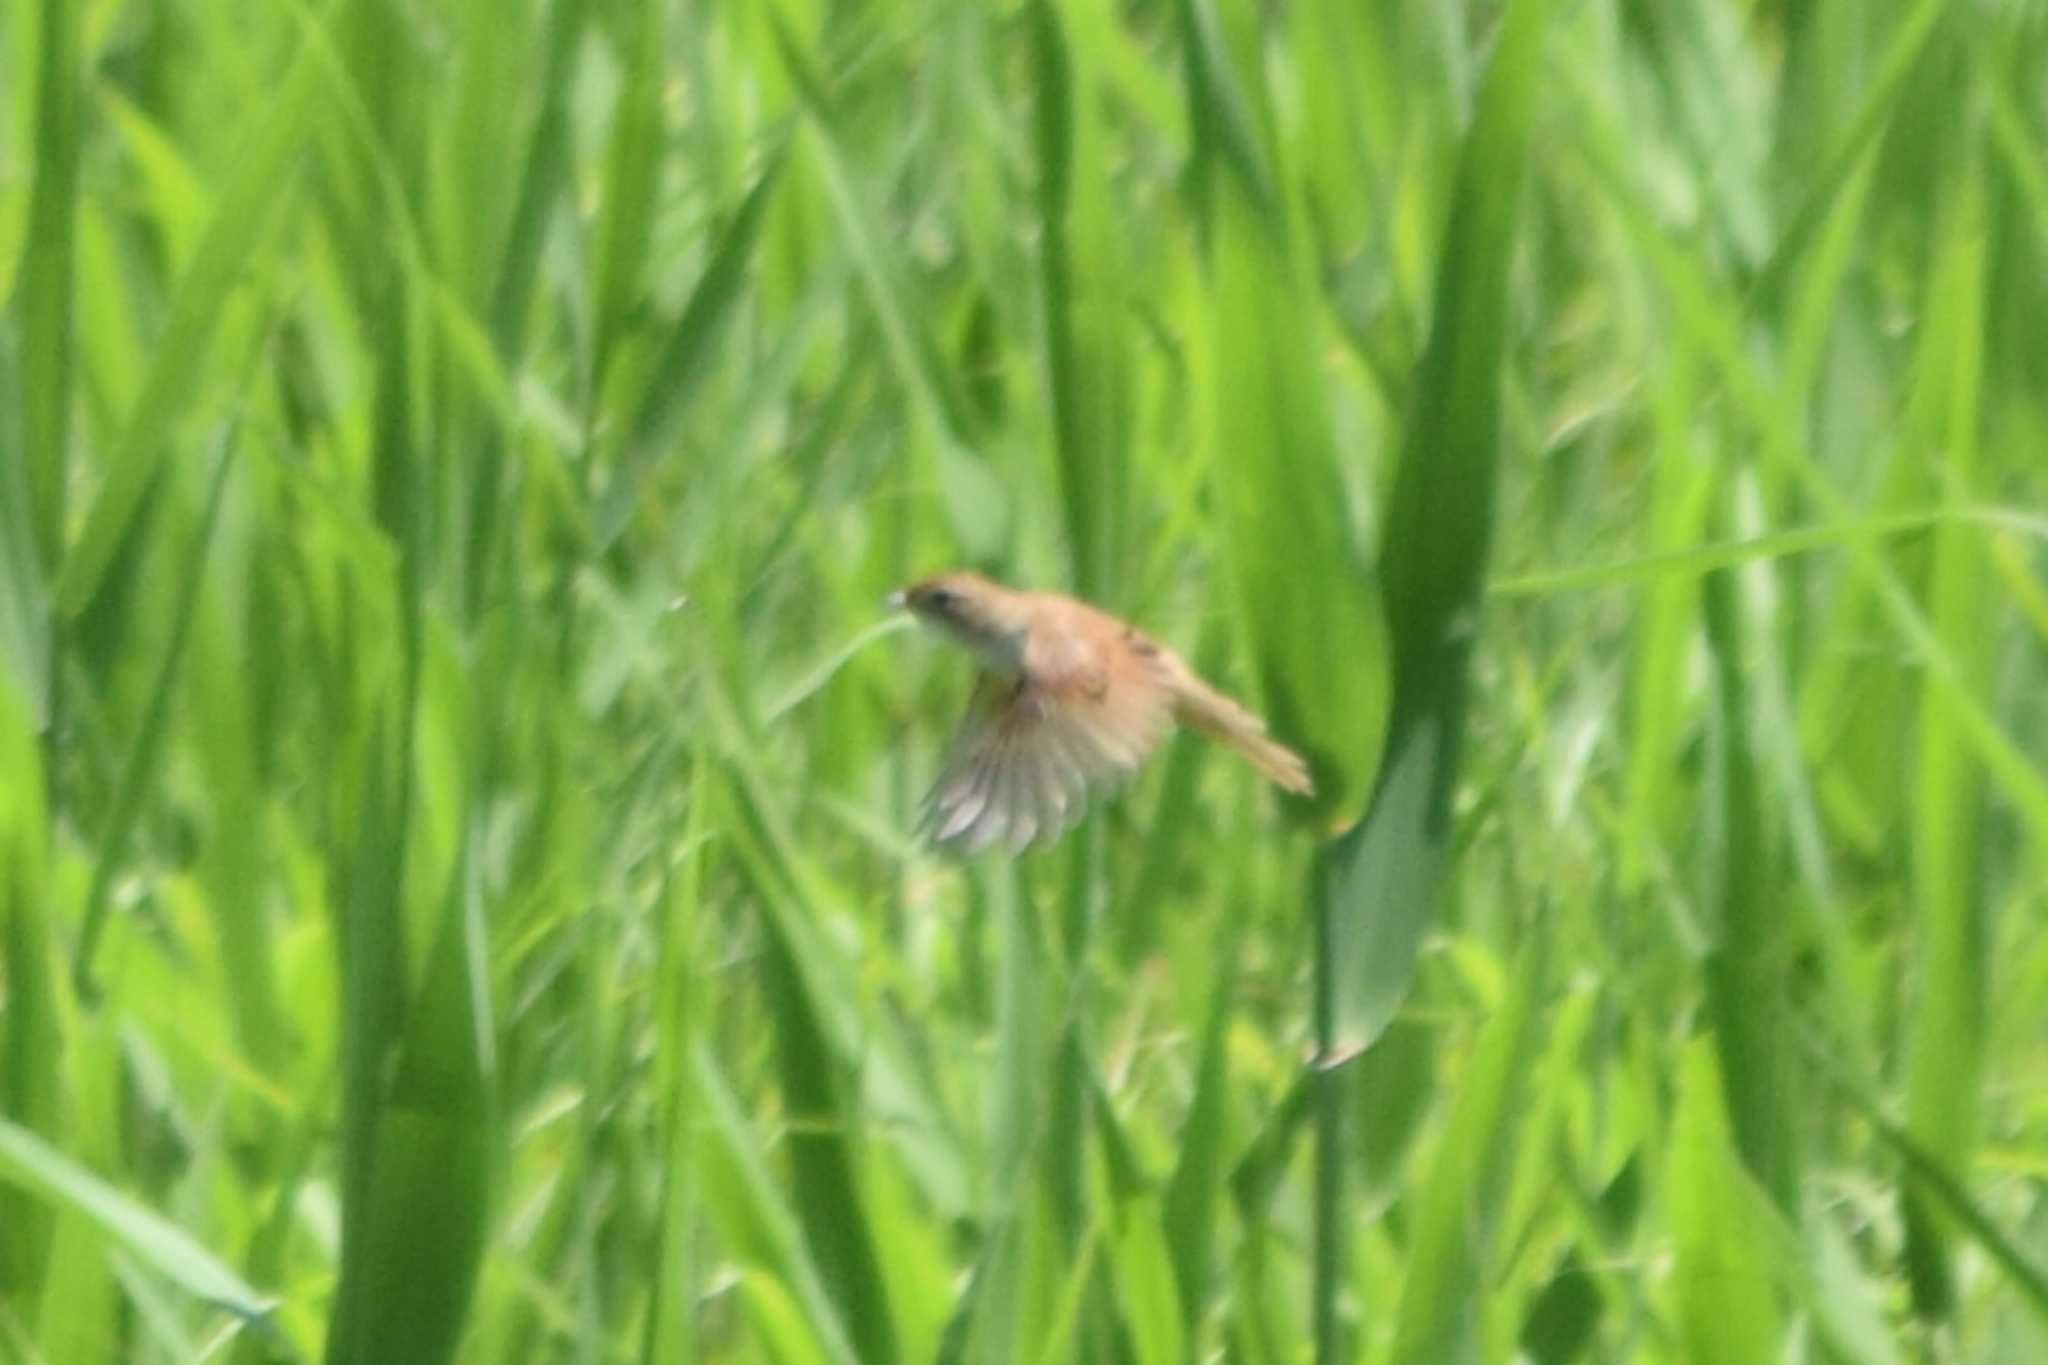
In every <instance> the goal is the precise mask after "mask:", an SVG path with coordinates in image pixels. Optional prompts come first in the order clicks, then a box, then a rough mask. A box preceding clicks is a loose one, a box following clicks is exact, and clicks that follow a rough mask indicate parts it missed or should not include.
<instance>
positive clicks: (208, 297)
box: [57, 46, 321, 617]
mask: <svg viewBox="0 0 2048 1365" xmlns="http://www.w3.org/2000/svg"><path fill="white" fill-rule="evenodd" d="M320 84H321V73H320V70H319V67H318V64H317V63H316V62H315V61H314V60H313V58H312V56H311V54H310V52H309V51H307V50H305V48H304V47H303V46H302V50H301V51H300V52H299V53H298V55H297V56H296V57H295V58H294V59H293V61H292V65H291V68H290V70H289V71H287V72H286V74H285V77H284V81H283V83H282V84H281V85H280V87H279V89H278V93H277V97H276V98H275V99H274V100H273V101H272V102H271V105H270V107H269V108H268V109H267V110H265V111H264V113H263V115H262V116H261V117H260V118H258V119H257V120H255V121H254V123H253V124H252V125H251V129H250V132H249V135H248V141H247V143H246V145H245V146H244V148H243V149H242V152H241V154H240V155H238V156H237V157H235V158H234V159H233V160H232V161H231V162H230V164H231V165H232V166H233V167H234V172H233V176H232V178H231V179H230V180H229V181H228V184H227V188H226V189H225V190H223V191H222V192H221V194H220V195H219V197H218V199H217V200H216V205H217V206H216V207H215V209H214V213H213V221H212V222H211V223H210V224H209V225H208V226H207V229H206V236H205V238H204V239H203V240H202V241H201V242H200V245H199V250H198V254H197V255H196V256H194V257H193V260H192V264H191V265H190V266H189V267H188V268H187V269H186V271H185V274H184V277H183V278H182V279H180V280H179V281H178V288H177V292H176V294H175V295H174V296H173V297H172V300H171V307H170V314H169V316H168V317H167V318H166V319H165V321H164V326H163V330H162V331H161V332H160V333H159V334H158V336H157V338H156V343H155V345H154V347H153V348H152V349H151V352H150V355H151V360H150V366H149V372H148V374H147V375H146V376H145V377H144V379H143V381H142V392H141V394H140V396H138V397H137V398H136V400H135V403H134V406H133V407H132V408H130V410H129V412H128V414H127V417H126V419H125V420H124V423H123V426H122V431H121V436H120V438H119V439H118V440H117V441H116V442H115V444H114V448H113V450H112V451H111V452H110V453H109V455H108V459H107V465H106V477H105V480H104V482H102V484H101V485H100V490H99V493H98V495H97V496H95V497H94V499H93V501H92V505H91V506H90V507H89V508H88V509H87V512H86V518H85V527H84V529H83V530H81V531H80V532H79V536H78V541H77V543H76V544H75V545H73V546H72V548H71V551H70V553H69V554H68V555H67V556H66V558H65V561H64V566H63V570H62V572H61V573H60V574H59V576H58V579H57V605H58V609H59V610H60V611H61V612H62V613H63V614H64V615H65V616H66V617H76V616H78V615H79V614H80V613H81V612H83V611H84V610H85V609H86V608H87V607H89V606H91V605H92V602H93V599H94V596H95V594H97V592H98V591H99V587H100V581H101V579H102V577H104V575H105V574H106V571H107V567H108V565H110V564H111V563H112V562H113V559H114V554H115V551H116V550H117V549H118V548H119V546H120V544H121V539H122V536H123V535H124V533H125V532H126V531H127V529H128V525H129V523H130V522H131V521H132V520H133V519H134V517H135V514H136V512H137V511H138V510H139V509H140V508H141V506H142V503H143V498H144V495H145V494H146V493H147V492H148V491H149V488H150V484H151V481H152V480H153V479H154V478H155V476H156V471H157V467H158V464H159V462H160V460H161V459H162V456H163V452H164V449H165V447H166V445H167V444H168V443H169V440H170V434H171V432H172V431H173V430H174V429H175V428H176V425H177V422H178V419H179V418H180V417H182V416H183V415H184V414H185V413H186V411H187V410H188V409H189V408H190V407H191V405H192V402H193V400H194V399H195V398H196V397H197V396H198V394H199V393H200V392H201V391H202V390H203V389H204V387H205V385H204V384H203V383H202V379H203V377H204V375H205V374H206V367H207V363H208V360H209V358H210V357H211V355H212V350H213V339H214V334H215V333H216V332H217V331H218V330H219V327H220V321H221V316H222V314H223V313H224V312H225V311H226V308H227V302H228V297H229V295H230V294H231V293H232V292H233V291H234V289H235V288H236V286H237V285H239V284H240V283H241V282H242V281H243V280H245V279H247V278H248V277H249V274H250V264H251V258H252V257H253V256H254V255H255V253H256V251H257V248H258V247H259V246H260V245H261V244H262V242H263V239H264V235H265V232H266V230H267V228H268V227H269V224H270V220H271V218H272V216H273V215H274V214H275V212H276V211H277V206H278V205H279V204H281V203H283V202H284V201H285V200H286V198H288V196H287V195H286V194H285V187H286V186H287V185H288V184H289V182H290V180H291V178H292V174H291V173H292V168H293V167H294V165H295V164H296V162H297V159H298V156H299V154H300V152H301V151H302V150H303V144H304V142H305V133H306V125H307V122H308V120H309V119H310V117H311V114H312V111H313V108H314V105H315V103H316V101H315V94H316V92H317V91H318V90H319V88H320Z"/></svg>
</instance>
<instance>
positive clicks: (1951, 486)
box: [1905, 166, 1994, 1318]
mask: <svg viewBox="0 0 2048 1365" xmlns="http://www.w3.org/2000/svg"><path fill="white" fill-rule="evenodd" d="M1964 175H1965V180H1964V183H1963V185H1962V186H1961V187H1959V189H1958V191H1957V196H1956V199H1955V201H1954V202H1953V203H1952V204H1951V205H1950V208H1949V214H1950V217H1949V221H1948V224H1947V229H1946V231H1945V233H1944V234H1943V236H1944V240H1943V242H1942V246H1941V249H1940V252H1939V255H1938V257H1937V259H1936V261H1935V264H1934V269H1933V271H1932V272H1931V273H1930V275H1929V277H1928V285H1927V287H1928V300H1927V324H1926V333H1925V338H1924V345H1923V348H1922V350H1921V352H1920V355H1919V357H1918V368H1919V370H1920V383H1919V386H1918V389H1919V391H1918V392H1917V393H1916V395H1915V397H1916V399H1917V400H1918V401H1917V402H1916V403H1915V405H1914V406H1915V409H1916V410H1917V411H1916V415H1917V416H1918V417H1919V419H1920V425H1922V426H1923V427H1924V428H1925V433H1924V436H1923V437H1922V440H1923V441H1924V442H1925V448H1926V449H1927V450H1928V451H1929V452H1930V456H1931V458H1932V460H1934V461H1938V464H1937V465H1936V468H1937V471H1938V475H1939V477H1940V481H1941V486H1942V489H1943V491H1944V494H1945V501H1946V502H1947V503H1948V504H1950V505H1956V504H1960V503H1962V502H1964V501H1966V500H1967V499H1968V498H1969V496H1970V492H1971V489H1972V487H1973V486H1974V484H1975V482H1976V479H1977V472H1976V464H1977V446H1978V424H1979V407H1980V399H1981V394H1982V381H1983V375H1982V363H1983V351H1984V316H1983V309H1984V289H1985V282H1986V278H1987V275H1986V262H1985V244H1984V238H1985V223H1984V217H1985V203H1984V189H1983V183H1984V181H1983V176H1982V174H1981V172H1980V171H1979V170H1978V169H1977V168H1976V167H1974V166H1972V167H1971V168H1969V169H1968V170H1966V171H1965V172H1964ZM1937 452H1938V453H1937ZM1983 548H1984V547H1983V546H1982V545H1981V544H1980V543H1978V542H1977V540H1976V538H1975V537H1971V536H1968V535H1966V534H1965V533H1964V531H1963V530H1962V528H1960V527H1955V526H1945V527H1942V528H1940V529H1938V530H1937V531H1936V532H1935V533H1934V547H1933V558H1934V562H1933V572H1932V581H1931V584H1930V586H1929V589H1928V605H1927V612H1928V627H1929V629H1930V630H1931V631H1933V633H1934V637H1935V639H1936V640H1937V641H1938V642H1939V644H1940V645H1941V647H1942V648H1943V649H1944V650H1945V651H1946V652H1947V653H1948V655H1949V657H1950V658H1952V659H1954V660H1955V661H1956V667H1957V669H1958V670H1959V674H1960V680H1961V682H1962V683H1963V685H1964V686H1965V687H1966V688H1968V689H1969V690H1970V691H1971V692H1972V693H1978V692H1981V691H1983V690H1984V683H1985V681H1986V679H1987V677H1988V675H1989V672H1990V668H1989V662H1990V642H1991V640H1992V639H1993V638H1994V636H1993V632H1992V621H1991V613H1990V604H1989V601H1988V596H1989V594H1988V591H1987V589H1988V588H1989V586H1990V583H1991V573H1990V569H1991V566H1990V564H1989V562H1988V558H1987V556H1986V555H1985V554H1984V552H1983ZM1917 728H1918V734H1917V736H1916V741H1917V742H1916V744H1915V761H1914V781H1913V785H1912V796H1911V797H1910V810H1911V817H1910V818H1911V821H1912V824H1911V849H1912V887H1913V900H1914V907H1915V909H1914V932H1915V935H1916V937H1917V946H1918V948H1919V954H1918V956H1919V972H1918V981H1917V983H1916V984H1917V987H1918V990H1917V995H1916V998H1915V1000H1914V1005H1913V1015H1912V1021H1911V1024H1910V1025H1909V1035H1908V1040H1907V1097H1908V1114H1909V1119H1908V1126H1909V1127H1910V1129H1911V1130H1912V1132H1913V1134H1914V1136H1915V1138H1916V1139H1917V1140H1919V1141H1920V1142H1921V1143H1922V1144H1924V1145H1925V1146H1926V1148H1927V1149H1928V1151H1929V1152H1930V1153H1932V1154H1933V1155H1934V1157H1935V1158H1936V1159H1937V1160H1939V1161H1941V1162H1942V1163H1943V1164H1944V1165H1946V1166H1949V1167H1951V1168H1954V1169H1957V1170H1965V1171H1966V1170H1968V1169H1969V1167H1970V1156H1971V1152H1972V1150H1973V1148H1974V1146H1975V1142H1976V1129H1977V1107H1978V1096H1979V1093H1980V1092H1981V1090H1982V1082H1983V1075H1984V1062H1985V1033H1986V1018H1987V1016H1988V1014H1989V1012H1990V1000H1989V996H1990V994H1991V988H1992V980H1991V975H1990V971H1989V959H1988V954H1989V951H1990V930H1989V915H1990V906H1989V905H1988V904H1987V902H1986V900H1985V894H1984V879H1983V859H1984V849H1983V842H1982V839H1981V838H1980V834H1979V827H1980V825H1981V823H1982V820H1981V807H1982V804H1983V790H1982V782H1981V778H1980V776H1979V773H1978V765H1977V763H1976V761H1975V760H1974V758H1973V756H1972V755H1971V753H1970V751H1969V747H1968V746H1967V744H1965V742H1964V736H1963V733H1962V717H1961V716H1960V714H1959V713H1958V709H1957V707H1956V705H1955V703H1954V701H1953V700H1952V699H1951V698H1950V697H1949V696H1947V695H1945V694H1944V693H1943V692H1941V691H1940V690H1939V689H1935V688H1930V687H1923V689H1922V691H1921V695H1920V703H1919V715H1918V727H1917ZM1905 1198H1906V1200H1907V1201H1908V1203H1909V1204H1921V1203H1924V1202H1925V1201H1926V1200H1927V1196H1926V1195H1925V1194H1924V1193H1922V1192H1921V1191H1920V1190H1919V1189H1918V1188H1917V1187H1916V1186H1915V1185H1914V1184H1912V1183H1910V1182H1909V1183H1908V1185H1907V1188H1906V1191H1905ZM1918 1213H1919V1210H1917V1209H1910V1208H1909V1209H1908V1215H1909V1216H1908V1217H1907V1220H1906V1230H1907V1231H1906V1236H1907V1242H1908V1245H1907V1249H1906V1254H1907V1260H1908V1264H1910V1265H1914V1266H1917V1267H1918V1268H1919V1273H1918V1274H1916V1275H1915V1276H1914V1278H1913V1286H1914V1298H1915V1305H1916V1307H1917V1308H1918V1309H1919V1311H1920V1313H1921V1314H1922V1316H1924V1317H1929V1318H1942V1317H1946V1316H1947V1315H1948V1312H1949V1311H1950V1309H1951V1307H1952V1298H1953V1293H1952V1290H1951V1287H1950V1284H1949V1274H1948V1269H1947V1264H1948V1259H1949V1258H1948V1254H1947V1250H1946V1246H1945V1243H1946V1240H1947V1239H1946V1237H1945V1236H1944V1235H1943V1232H1942V1230H1941V1228H1940V1226H1939V1225H1938V1224H1937V1223H1936V1222H1934V1221H1933V1220H1930V1219H1928V1218H1926V1217H1922V1216H1916V1215H1917V1214H1918Z"/></svg>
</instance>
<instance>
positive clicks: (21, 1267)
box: [0, 676, 63, 1302]
mask: <svg viewBox="0 0 2048 1365" xmlns="http://www.w3.org/2000/svg"><path fill="white" fill-rule="evenodd" d="M0 771H4V772H6V773H7V774H8V775H9V780H8V781H7V782H6V783H5V784H0V869H4V870H0V980H4V981H5V982H6V983H7V1015H6V1018H7V1027H6V1029H5V1031H4V1033H0V1114H6V1115H7V1116H8V1117H9V1118H10V1119H12V1120H13V1121H14V1122H15V1123H16V1124H18V1125H20V1126H21V1127H22V1128H23V1129H24V1130H25V1131H29V1132H34V1133H39V1134H41V1135H42V1137H43V1138H44V1140H45V1141H56V1140H57V1139H58V1138H59V1128H58V1125H59V1122H60V1120H61V1116H62V1111H61V1108H60V1104H61V1099H62V1095H61V1090H60V1085H61V1076H60V1073H59V1069H58V1057H59V1053H60V1050H61V1048H60V1040H61V1039H62V1036H63V1034H62V1030H61V1027H60V1022H59V1017H58V1000H57V989H58V987H57V981H58V979H59V976H60V972H59V966H58V962H57V957H56V949H55V942H54V934H53V932H52V931H53V928H54V925H53V922H52V921H53V916H52V914H51V910H52V905H51V902H50V899H49V892H48V883H47V877H48V874H47V870H46V863H47V857H48V850H47V848H46V842H47V839H48V832H47V825H46V823H45V812H44V807H43V772H42V763H41V761H40V754H39V753H38V751H37V744H36V736H35V728H34V726H33V724H32V722H31V718H30V714H29V707H28V705H27V704H26V702H25V701H24V700H23V692H22V691H21V690H20V689H18V688H17V687H16V686H15V685H14V683H13V681H12V680H11V679H9V678H7V677H4V676H0ZM52 1221H53V1220H52V1218H51V1215H50V1212H49V1210H48V1209H47V1208H44V1207H42V1206H40V1205H39V1204H38V1202H37V1201H36V1200H34V1199H33V1198H31V1197H30V1196H29V1195H27V1194H26V1193H25V1192H23V1191H21V1190H19V1189H14V1188H9V1189H6V1190H4V1191H0V1284H4V1285H6V1286H8V1288H9V1290H10V1292H14V1293H18V1294H20V1295H21V1297H22V1299H23V1301H24V1302H26V1301H29V1300H31V1299H32V1298H33V1297H34V1296H35V1294H36V1293H37V1292H38V1290H39V1289H40V1288H41V1284H42V1277H43V1267H44V1258H45V1257H46V1256H47V1255H48V1254H49V1245H50V1228H51V1224H52Z"/></svg>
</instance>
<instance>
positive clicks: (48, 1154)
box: [0, 1119, 276, 1321]
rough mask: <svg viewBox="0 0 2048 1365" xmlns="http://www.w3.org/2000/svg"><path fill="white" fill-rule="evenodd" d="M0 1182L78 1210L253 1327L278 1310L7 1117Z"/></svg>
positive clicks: (185, 1236) (196, 1246) (177, 1231)
mask: <svg viewBox="0 0 2048 1365" xmlns="http://www.w3.org/2000/svg"><path fill="white" fill-rule="evenodd" d="M0 1180H5V1181H6V1182H7V1183H9V1184H12V1185H16V1186H19V1187H21V1188H22V1189H25V1190H27V1191H29V1192H30V1193H32V1194H34V1195H35V1196H36V1197H38V1198H40V1199H43V1200H45V1201H47V1202H49V1203H50V1204H52V1205H54V1206H57V1207H61V1208H68V1209H72V1210H74V1211H76V1212H77V1213H78V1214H79V1215H80V1216H82V1217H84V1218H85V1219H86V1220H87V1221H88V1222H90V1223H91V1224H92V1225H93V1226H94V1227H96V1228H98V1229H99V1230H100V1231H101V1232H102V1233H103V1234H105V1235H106V1236H107V1237H108V1238H109V1239H110V1240H112V1241H113V1242H115V1243H116V1244H117V1245H119V1246H120V1247H122V1248H123V1249H124V1250H126V1251H128V1252H129V1253H131V1254H132V1255H134V1256H135V1257H136V1258H137V1259H138V1260H140V1261H142V1262H143V1263H144V1264H146V1265H148V1266H150V1267H152V1268H153V1269H155V1270H156V1271H157V1273H159V1274H161V1275H162V1276H163V1277H164V1278H165V1279H167V1280H169V1281H170V1282H171V1283H172V1284H175V1285H177V1286H178V1287H179V1288H180V1289H182V1290H184V1291H185V1292H186V1293H188V1294H190V1295H192V1296H193V1297H194V1298H196V1299H199V1300H201V1301H203V1302H206V1303H209V1304H212V1305H214V1306H215V1307H217V1308H220V1309H223V1310H225V1311H227V1312H230V1313H233V1314H235V1315H236V1316H237V1317H241V1318H245V1319H248V1320H250V1321H260V1320H261V1319H263V1318H264V1317H265V1316H266V1315H267V1314H268V1313H269V1312H270V1311H271V1309H272V1307H273V1306H274V1305H275V1302H276V1301H275V1300H274V1299H271V1298H270V1297H268V1296H267V1295H265V1294H263V1293H261V1292H260V1291H258V1290H257V1289H255V1288H254V1287H253V1286H251V1285H250V1284H249V1283H248V1282H247V1281H245V1280H243V1279H242V1277H241V1276H240V1275H237V1274H236V1273H235V1272H234V1271H233V1270H232V1269H230V1268H229V1266H228V1265H227V1263H226V1262H224V1261H222V1260H221V1259H220V1258H219V1257H217V1256H215V1255H214V1254H213V1253H212V1252H211V1251H208V1250H207V1249H206V1248H205V1247H204V1246H203V1245H201V1244H200V1243H199V1242H198V1241H197V1240H196V1239H195V1238H194V1237H193V1236H192V1235H191V1234H190V1233H188V1232H186V1231H185V1230H184V1229H183V1228H181V1227H179V1226H178V1225H177V1224H175V1223H173V1222H171V1221H169V1220H168V1219H166V1218H165V1217H164V1216H163V1215H161V1214H159V1213H157V1212H156V1211H155V1210H153V1209H150V1208H148V1207H147V1206H145V1205H143V1204H140V1203H138V1202H136V1201H135V1200H134V1199H131V1198H130V1197H129V1196H127V1195H126V1194H123V1193H122V1192H121V1191H120V1190H117V1189H115V1188H114V1187H113V1186H112V1185H109V1184H107V1182H106V1181H104V1180H101V1179H100V1178H99V1177H98V1176H96V1175H94V1174H93V1173H92V1172H91V1171H89V1170H87V1169H86V1168H85V1167H83V1166H81V1165H79V1164H78V1163H77V1162H75V1161H73V1160H72V1159H71V1158H70V1157H68V1156H66V1155H65V1154H64V1153H63V1152H61V1151H59V1150H57V1149H56V1148H55V1147H52V1146H50V1145H49V1144H48V1143H47V1142H45V1141H43V1139H41V1138H39V1137H37V1136H36V1135H35V1134H34V1133H31V1132H30V1131H29V1130H28V1129H26V1128H23V1127H20V1126H18V1125H17V1124H14V1123H12V1122H10V1121H8V1120H7V1119H0Z"/></svg>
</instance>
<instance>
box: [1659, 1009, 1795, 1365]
mask: <svg viewBox="0 0 2048 1365" xmlns="http://www.w3.org/2000/svg"><path fill="white" fill-rule="evenodd" d="M1723 1069H1724V1070H1725V1064H1724V1068H1723ZM1679 1085H1680V1089H1679V1096H1678V1113H1677V1116H1676V1117H1675V1119H1674V1120H1673V1123H1674V1130H1673V1133H1672V1147H1671V1158H1670V1162H1669V1165H1668V1167H1667V1169H1666V1173H1665V1180H1666V1183H1667V1185H1668V1188H1669V1194H1668V1196H1667V1197H1668V1198H1669V1200H1670V1201H1671V1229H1672V1234H1673V1238H1674V1240H1675V1243H1676V1246H1675V1249H1674V1255H1675V1264H1674V1267H1673V1276H1672V1279H1673V1289H1674V1291H1675V1293H1676V1294H1677V1298H1678V1321H1679V1327H1680V1331H1681V1333H1682V1338H1681V1339H1682V1340H1683V1341H1684V1343H1685V1358H1686V1359H1687V1360H1694V1361H1699V1362H1701V1365H1747V1363H1748V1362H1752V1361H1759V1360H1770V1359H1773V1358H1775V1356H1776V1355H1777V1352H1778V1349H1779V1344H1780V1343H1779V1331H1780V1327H1779V1318H1778V1308H1777V1303H1776V1300H1775V1298H1774V1297H1773V1295H1772V1293H1771V1286H1770V1283H1769V1281H1768V1280H1767V1279H1766V1277H1765V1274H1764V1268H1763V1266H1762V1264H1761V1263H1760V1261H1759V1259H1758V1258H1757V1256H1756V1254H1755V1250H1754V1239H1753V1237H1752V1235H1751V1232H1750V1229H1749V1228H1748V1227H1747V1226H1746V1220H1745V1218H1744V1205H1743V1201H1742V1200H1741V1198H1740V1197H1739V1195H1734V1194H1731V1192H1730V1186H1731V1185H1733V1184H1735V1183H1736V1182H1739V1181H1741V1180H1742V1179H1743V1178H1744V1176H1743V1172H1742V1170H1741V1168H1740V1167H1739V1166H1737V1165H1736V1163H1735V1155H1734V1151H1733V1148H1732V1145H1731V1143H1730V1139H1729V1127H1728V1118H1727V1115H1726V1112H1725V1111H1724V1110H1723V1108H1722V1105H1721V1086H1720V1082H1719V1079H1718V1078H1717V1075H1716V1071H1715V1062H1714V1058H1713V1055H1712V1053H1710V1052H1709V1051H1708V1049H1707V1047H1706V1045H1705V1044H1704V1043H1694V1044H1692V1045H1691V1046H1689V1047H1688V1048H1687V1049H1686V1051H1685V1054H1684V1070H1683V1072H1682V1073H1681V1075H1680V1078H1679Z"/></svg>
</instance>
